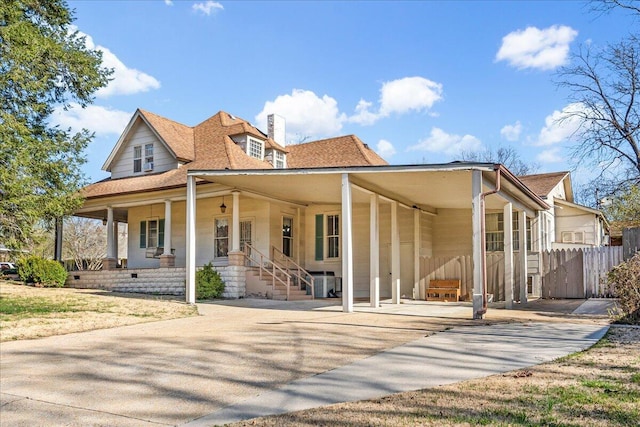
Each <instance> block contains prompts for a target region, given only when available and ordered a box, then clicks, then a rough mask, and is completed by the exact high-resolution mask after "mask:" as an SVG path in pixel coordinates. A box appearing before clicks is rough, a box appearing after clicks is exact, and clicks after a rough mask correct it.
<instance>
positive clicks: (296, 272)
mask: <svg viewBox="0 0 640 427" xmlns="http://www.w3.org/2000/svg"><path fill="white" fill-rule="evenodd" d="M271 252H272V254H273V256H272V259H273V260H274V262H275V261H276V260H278V259H280V260H284V265H283V266H282V267H283V268H284V269H286V270H287V271H291V272H293V276H295V277H296V278H297V279H298V280H299V282H298V283H300V282H302V283H304V284H305V285H306V286H308V287H309V288H311V298H312V299H315V298H316V296H315V290H314V286H313V282H312V281H310V280H308V279H307V277H313V276H311V273H309V272H308V271H307V270H305V269H304V268H302V266H301V265H300V264H298V263H297V262H295V261H294V260H293V259H292V258H291V257H289V256H288V255H286V254H285V253H284V252H282V251H281V250H280V249H278V248H276V247H275V246H271ZM276 255H278V257H276ZM289 264H292V265H293V267H294V268H291V267H289Z"/></svg>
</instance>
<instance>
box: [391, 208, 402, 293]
mask: <svg viewBox="0 0 640 427" xmlns="http://www.w3.org/2000/svg"><path fill="white" fill-rule="evenodd" d="M391 303H392V304H400V231H399V229H398V202H391Z"/></svg>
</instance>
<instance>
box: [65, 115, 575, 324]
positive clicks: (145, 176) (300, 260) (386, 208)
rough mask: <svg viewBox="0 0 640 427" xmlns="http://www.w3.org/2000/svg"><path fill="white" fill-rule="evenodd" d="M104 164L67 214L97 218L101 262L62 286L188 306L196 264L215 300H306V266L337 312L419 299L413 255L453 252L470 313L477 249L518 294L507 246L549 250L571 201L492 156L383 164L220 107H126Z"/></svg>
mask: <svg viewBox="0 0 640 427" xmlns="http://www.w3.org/2000/svg"><path fill="white" fill-rule="evenodd" d="M104 169H105V170H107V171H109V172H111V177H110V178H108V179H105V180H103V181H100V182H97V183H94V184H91V185H89V186H88V187H86V188H85V189H84V190H83V193H84V196H85V197H86V200H85V203H84V205H83V207H82V208H80V209H79V210H78V211H77V212H75V215H79V216H85V217H91V218H99V219H104V220H106V222H107V230H108V239H107V241H108V247H107V254H108V256H107V259H105V263H104V270H105V271H103V272H81V273H77V274H76V273H74V274H73V275H72V276H71V277H70V278H69V281H68V284H69V285H70V286H78V287H92V286H105V283H108V284H109V285H108V286H109V287H110V288H111V289H117V290H126V291H146V292H160V293H184V294H186V299H187V301H189V302H193V301H194V300H195V295H194V286H195V285H194V283H195V280H194V278H195V272H196V269H197V268H198V267H201V266H203V265H205V264H207V263H209V262H211V263H212V264H213V265H214V266H215V267H216V268H217V269H218V271H220V273H221V275H222V276H223V278H224V279H225V282H226V288H225V296H227V297H231V298H238V297H245V296H252V295H253V296H263V297H271V298H285V299H295V298H311V297H313V296H314V295H313V294H314V293H315V290H316V286H314V285H313V284H311V283H310V281H309V277H310V276H312V275H319V276H323V277H324V278H325V282H324V283H327V282H326V280H330V282H329V283H330V285H329V286H333V287H334V288H336V290H339V291H341V292H342V302H343V308H344V310H345V311H351V310H352V307H353V301H354V299H360V298H364V299H368V300H369V301H370V302H371V305H372V306H375V307H377V306H378V304H379V301H380V299H381V298H391V299H392V301H393V302H394V303H399V302H400V299H401V297H402V296H403V295H405V296H407V297H419V298H424V295H425V288H426V287H427V286H428V285H429V283H428V280H425V278H426V273H425V271H422V270H423V268H422V261H421V260H424V259H426V258H438V259H447V260H451V261H447V262H452V263H458V264H456V265H462V264H460V262H459V260H460V258H459V257H467V258H468V260H469V266H468V268H465V267H464V266H463V267H460V266H459V267H457V268H458V271H459V270H460V268H463V269H464V271H463V272H461V273H459V275H461V276H465V277H466V279H465V280H462V282H461V287H462V289H461V294H462V298H464V299H467V300H469V301H473V306H474V317H482V315H483V313H484V311H485V310H486V301H487V290H486V289H487V287H486V282H487V274H488V273H487V268H486V259H487V252H488V251H489V252H491V251H500V252H501V253H502V254H503V257H502V259H503V261H502V262H503V264H504V267H503V268H501V270H500V273H499V274H500V284H501V285H500V286H502V287H503V290H504V299H505V300H506V301H507V306H509V305H510V304H511V303H512V302H513V301H514V300H521V301H523V302H524V301H526V298H527V286H525V285H522V286H521V285H520V284H525V283H526V282H527V275H528V274H529V270H530V268H529V266H528V263H530V262H531V261H530V259H531V256H529V257H527V256H520V257H515V256H514V249H515V251H516V252H517V251H518V248H519V247H526V248H528V249H529V250H530V251H531V253H532V254H533V255H535V254H536V253H539V252H540V251H541V250H544V249H546V248H549V244H550V243H553V242H555V240H554V239H553V238H551V239H552V240H551V241H549V239H550V237H549V233H550V232H551V233H552V229H551V228H549V225H548V224H547V219H549V218H551V221H552V222H553V218H555V216H558V217H560V216H561V215H553V214H552V215H551V216H549V214H548V211H549V209H551V208H552V206H553V207H554V209H556V208H557V209H560V208H562V209H561V210H560V211H559V212H568V211H569V208H573V206H570V204H572V201H571V200H570V199H569V200H567V198H566V197H565V198H561V197H560V196H558V197H552V198H547V199H546V200H545V199H543V198H542V197H540V195H539V192H537V191H534V190H532V189H531V188H530V187H529V186H527V185H525V183H526V180H524V181H523V180H521V179H519V178H518V177H516V176H514V175H513V174H512V173H511V172H510V171H509V170H508V169H507V168H505V167H504V166H502V165H499V164H492V163H464V162H454V163H448V164H429V165H388V164H387V163H386V162H385V161H384V160H383V159H382V158H381V157H380V156H378V155H377V154H376V153H375V152H374V151H373V150H372V149H371V148H369V147H368V146H367V145H366V144H364V143H363V142H362V141H361V140H360V139H358V138H357V137H356V136H353V135H349V136H342V137H337V138H330V139H325V140H320V141H313V142H307V143H303V144H297V145H286V144H285V141H284V121H283V120H282V119H281V118H279V117H277V116H272V117H270V120H269V132H268V133H267V134H265V133H263V132H261V131H260V130H258V129H257V128H255V127H254V126H252V125H251V124H250V123H249V122H247V121H245V120H242V119H240V118H237V117H234V116H233V115H230V114H228V113H226V112H222V111H221V112H218V113H217V114H216V115H214V116H212V117H211V118H209V119H207V120H205V121H204V122H202V123H200V124H198V125H196V126H193V127H190V126H186V125H183V124H180V123H177V122H174V121H172V120H169V119H166V118H163V117H161V116H158V115H155V114H152V113H149V112H146V111H142V110H138V111H136V112H135V114H134V115H133V117H132V119H131V121H130V122H129V124H128V126H127V128H126V129H125V131H124V132H123V134H122V136H121V137H120V138H119V140H118V142H117V143H116V145H115V147H114V149H113V150H112V152H111V154H110V156H109V158H108V159H107V161H106V162H105V164H104ZM549 194H550V193H549ZM561 199H562V200H561ZM560 200H561V201H560ZM485 214H486V215H485ZM118 222H126V223H128V229H129V238H128V260H127V268H126V269H122V268H118V266H117V265H116V261H115V260H116V259H117V258H118V254H117V253H116V252H117V245H116V244H115V238H114V229H115V227H116V225H117V223H118ZM519 224H525V225H526V226H525V227H521V226H520V225H519ZM554 227H557V229H560V228H559V226H556V225H554ZM485 238H486V242H485ZM443 271H444V270H443ZM100 274H102V276H100ZM491 274H492V273H491V272H490V273H489V275H491ZM451 278H452V279H461V277H457V278H456V277H451ZM318 289H322V290H321V291H319V293H320V292H322V293H324V292H326V290H327V289H326V287H325V288H318ZM516 289H519V293H516V294H514V292H515V291H514V290H516ZM309 293H311V295H308V294H309ZM315 296H316V297H322V296H326V295H320V294H319V295H315Z"/></svg>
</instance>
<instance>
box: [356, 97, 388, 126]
mask: <svg viewBox="0 0 640 427" xmlns="http://www.w3.org/2000/svg"><path fill="white" fill-rule="evenodd" d="M372 105H373V103H371V102H368V101H365V100H364V99H361V100H360V102H358V105H356V114H354V115H353V116H351V117H349V121H350V122H353V123H358V124H360V125H365V126H366V125H372V124H374V123H375V122H376V121H378V119H379V118H380V115H379V114H378V113H374V112H372V111H370V108H371V106H372Z"/></svg>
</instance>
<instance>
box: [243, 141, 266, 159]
mask: <svg viewBox="0 0 640 427" xmlns="http://www.w3.org/2000/svg"><path fill="white" fill-rule="evenodd" d="M247 154H248V155H250V156H251V157H254V158H256V159H258V160H264V142H262V141H260V140H259V139H256V138H252V137H248V138H247Z"/></svg>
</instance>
